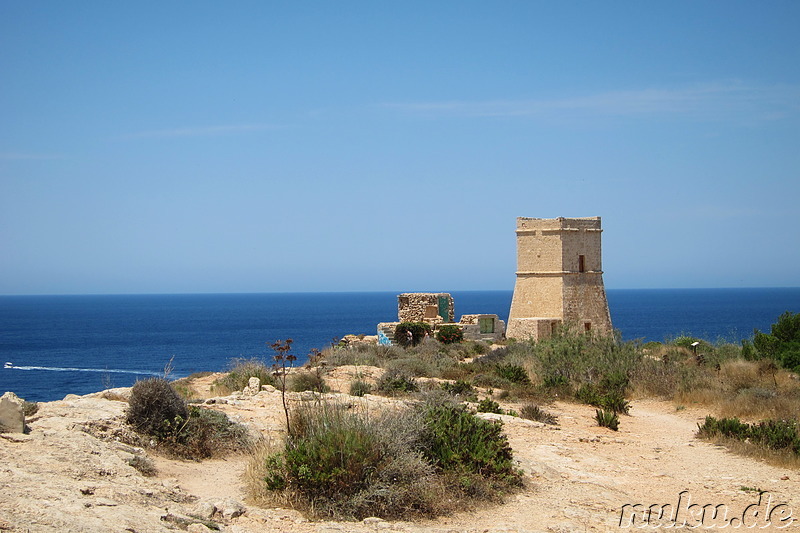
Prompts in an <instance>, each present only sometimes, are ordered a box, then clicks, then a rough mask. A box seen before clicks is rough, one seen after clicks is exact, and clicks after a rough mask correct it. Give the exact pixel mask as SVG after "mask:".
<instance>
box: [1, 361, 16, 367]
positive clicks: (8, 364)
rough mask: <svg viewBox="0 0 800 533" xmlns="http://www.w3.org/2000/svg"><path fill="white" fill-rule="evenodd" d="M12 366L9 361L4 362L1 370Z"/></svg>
mask: <svg viewBox="0 0 800 533" xmlns="http://www.w3.org/2000/svg"><path fill="white" fill-rule="evenodd" d="M13 367H14V365H12V364H11V361H6V364H4V365H3V368H13Z"/></svg>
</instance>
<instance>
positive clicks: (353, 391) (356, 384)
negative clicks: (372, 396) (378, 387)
mask: <svg viewBox="0 0 800 533" xmlns="http://www.w3.org/2000/svg"><path fill="white" fill-rule="evenodd" d="M371 392H372V385H370V384H369V383H367V382H366V381H363V380H360V379H357V380H355V381H352V382H351V383H350V395H351V396H364V395H365V394H369V393H371Z"/></svg>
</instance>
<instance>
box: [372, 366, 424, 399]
mask: <svg viewBox="0 0 800 533" xmlns="http://www.w3.org/2000/svg"><path fill="white" fill-rule="evenodd" d="M376 389H377V390H378V392H381V393H383V394H388V395H390V396H393V395H395V394H398V393H408V392H418V391H419V385H417V380H415V379H414V378H413V377H412V376H410V375H409V374H408V373H406V372H402V371H399V370H387V371H386V372H384V373H383V375H382V376H381V377H380V379H378V383H377V384H376Z"/></svg>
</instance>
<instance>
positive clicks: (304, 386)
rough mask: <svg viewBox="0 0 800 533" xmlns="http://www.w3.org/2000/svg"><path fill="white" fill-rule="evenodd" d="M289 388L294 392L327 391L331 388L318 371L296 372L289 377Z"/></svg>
mask: <svg viewBox="0 0 800 533" xmlns="http://www.w3.org/2000/svg"><path fill="white" fill-rule="evenodd" d="M289 390H292V391H294V392H303V391H307V390H310V391H315V392H319V393H323V392H328V391H330V390H331V388H330V387H329V386H328V385H327V384H326V383H325V378H323V377H322V374H320V373H318V372H298V373H296V374H292V376H291V377H290V379H289Z"/></svg>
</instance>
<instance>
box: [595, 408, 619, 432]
mask: <svg viewBox="0 0 800 533" xmlns="http://www.w3.org/2000/svg"><path fill="white" fill-rule="evenodd" d="M594 418H595V420H597V425H598V426H601V427H605V428H609V429H612V430H614V431H617V430H618V429H619V417H618V416H617V413H615V412H613V411H604V410H603V409H597V410H595V414H594Z"/></svg>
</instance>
